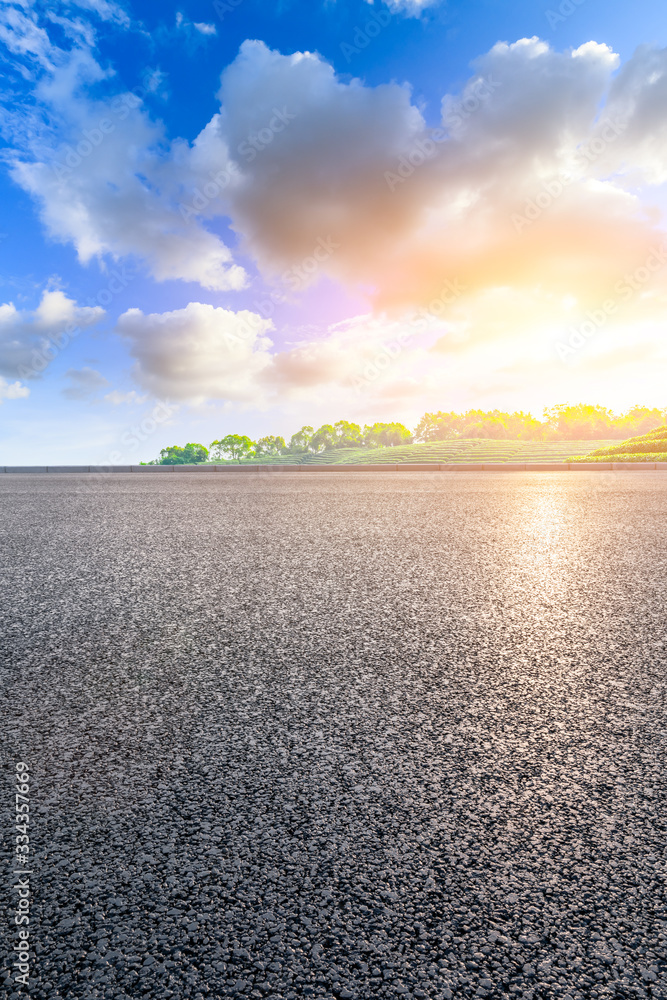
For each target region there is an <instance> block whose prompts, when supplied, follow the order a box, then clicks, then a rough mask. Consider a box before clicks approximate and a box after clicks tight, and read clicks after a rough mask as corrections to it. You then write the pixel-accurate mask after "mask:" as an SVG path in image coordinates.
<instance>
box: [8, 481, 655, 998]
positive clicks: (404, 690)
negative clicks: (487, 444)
mask: <svg viewBox="0 0 667 1000" xmlns="http://www.w3.org/2000/svg"><path fill="white" fill-rule="evenodd" d="M0 539H1V547H2V558H1V566H2V573H1V574H0V576H1V580H2V583H1V593H0V598H1V600H0V629H1V631H2V635H3V640H2V649H1V668H0V669H1V678H2V682H1V697H2V714H3V733H2V738H3V741H4V743H3V745H4V752H3V760H4V762H5V763H4V765H3V768H4V776H5V781H4V782H3V785H2V787H3V788H4V790H5V792H4V794H5V803H3V805H2V816H3V817H5V818H4V821H3V825H4V833H3V837H4V845H5V851H6V854H5V861H6V862H7V865H9V862H10V861H11V851H12V850H13V845H14V829H13V825H12V824H13V802H14V799H13V795H14V777H15V776H14V768H15V762H16V761H17V760H21V761H24V762H25V763H27V764H28V766H29V769H30V775H31V789H30V796H29V798H30V815H31V825H30V838H31V841H30V842H31V847H32V849H34V853H33V854H31V856H30V864H31V868H30V870H31V871H32V873H33V874H32V875H31V877H30V891H31V897H30V900H29V902H30V907H31V909H30V919H31V923H30V931H31V942H32V944H33V945H34V947H35V950H34V953H31V962H30V964H31V972H30V995H31V996H32V997H33V998H40V1000H42V998H43V1000H57V998H61V997H82V998H89V997H90V998H93V997H95V998H96V997H100V998H102V997H104V998H114V1000H116V998H126V997H132V998H134V997H147V998H149V1000H152V998H154V997H155V998H160V997H177V998H188V1000H203V998H207V997H211V998H214V997H224V996H237V995H238V996H244V997H248V996H250V997H257V998H259V997H265V998H269V1000H277V998H281V1000H282V998H284V1000H289V998H293V997H302V996H309V997H325V998H332V997H342V998H355V1000H366V998H371V997H387V998H398V997H406V998H407V997H415V998H418V1000H423V998H433V1000H436V998H449V997H457V998H459V997H472V996H475V997H484V996H490V997H500V996H505V995H509V996H514V997H528V998H532V997H535V998H538V997H544V998H546V997H549V998H550V997H558V998H561V1000H566V998H573V1000H574V998H588V997H611V996H615V997H621V998H626V997H652V998H656V997H665V996H667V985H666V983H667V975H666V964H665V950H666V933H667V910H666V907H665V870H666V869H665V857H666V829H667V821H666V816H665V786H666V775H665V761H666V754H665V749H666V747H667V718H666V714H665V689H666V679H667V675H666V669H665V667H666V655H667V646H666V645H665V643H666V641H667V607H666V603H667V602H666V597H667V474H663V473H629V472H626V473H615V474H611V473H609V474H605V473H583V472H582V473H578V472H572V473H544V474H540V473H528V474H523V473H514V474H512V473H506V474H495V473H489V474H482V473H476V474H470V475H469V474H465V473H449V474H441V473H440V474H439V473H435V474H419V473H414V474H413V473H404V474H400V475H399V474H397V473H389V474H387V473H350V474H347V473H337V474H335V475H334V474H327V473H312V474H308V475H301V474H298V475H294V474H279V475H274V476H266V477H253V478H248V477H247V476H245V475H227V474H225V475H224V476H222V475H218V476H216V477H214V476H207V475H189V474H183V475H180V476H176V475H174V476H170V477H164V478H163V477H160V476H154V477H151V476H149V475H145V476H142V475H131V476H124V475H116V476H114V477H113V478H112V479H109V480H107V481H101V482H100V481H98V480H97V479H96V478H95V477H94V476H75V475H70V476H55V475H49V476H38V475H25V476H10V475H5V476H2V477H0ZM5 806H6V808H5ZM5 834H6V836H5ZM13 870H14V868H11V867H6V868H5V871H6V872H7V873H9V872H10V871H13ZM12 878H16V876H11V875H9V874H7V878H6V879H5V884H4V885H3V891H4V892H5V901H4V902H5V905H4V907H3V910H2V914H3V917H2V919H3V923H4V927H3V928H1V929H0V939H3V938H4V940H5V942H6V947H4V949H3V960H4V970H3V975H4V976H5V977H6V978H5V985H4V987H2V989H4V990H5V993H4V995H5V996H7V997H10V998H11V997H13V996H15V995H16V996H18V995H19V994H18V993H17V992H16V981H15V979H14V978H13V977H14V971H12V963H13V961H14V960H13V958H12V957H11V955H12V951H11V949H12V947H13V944H14V942H15V940H17V939H16V934H17V928H16V927H15V926H14V923H13V913H14V909H15V907H16V905H17V897H16V892H15V890H13V889H12V885H13V884H15V883H13V882H12ZM21 995H22V996H25V995H26V993H25V992H23V993H22V994H21Z"/></svg>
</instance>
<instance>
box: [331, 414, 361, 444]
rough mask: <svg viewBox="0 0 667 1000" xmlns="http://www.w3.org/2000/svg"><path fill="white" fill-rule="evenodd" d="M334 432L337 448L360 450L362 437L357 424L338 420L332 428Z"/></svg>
mask: <svg viewBox="0 0 667 1000" xmlns="http://www.w3.org/2000/svg"><path fill="white" fill-rule="evenodd" d="M333 429H334V431H335V432H336V447H337V448H361V447H362V446H363V443H364V436H363V433H362V430H361V427H360V426H359V424H351V423H350V422H349V420H339V421H338V422H337V423H335V424H334V426H333Z"/></svg>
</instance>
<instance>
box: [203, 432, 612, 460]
mask: <svg viewBox="0 0 667 1000" xmlns="http://www.w3.org/2000/svg"><path fill="white" fill-rule="evenodd" d="M616 443H617V442H615V441H609V440H607V441H551V442H548V443H542V442H539V441H493V440H489V439H488V438H483V439H470V440H453V441H434V442H432V443H431V444H410V445H404V446H402V447H398V448H372V449H369V448H337V449H334V450H332V451H324V452H321V453H320V454H319V455H314V454H313V453H312V452H303V453H302V454H295V455H273V456H268V455H266V456H264V455H263V456H261V457H259V458H251V459H247V460H245V461H244V462H242V463H241V464H242V465H257V464H262V465H264V464H266V465H269V464H270V465H275V464H281V465H284V464H292V465H294V464H298V465H358V464H360V463H364V464H369V463H372V464H373V465H376V464H377V465H383V464H386V463H392V464H403V463H404V462H451V463H452V464H456V463H469V462H470V463H473V462H480V463H482V462H566V461H567V460H568V458H569V457H570V456H571V455H578V454H586V453H587V452H589V451H593V450H595V449H597V448H605V447H608V446H609V445H613V444H616ZM214 464H215V465H238V464H239V463H238V462H225V461H216V462H215V463H214Z"/></svg>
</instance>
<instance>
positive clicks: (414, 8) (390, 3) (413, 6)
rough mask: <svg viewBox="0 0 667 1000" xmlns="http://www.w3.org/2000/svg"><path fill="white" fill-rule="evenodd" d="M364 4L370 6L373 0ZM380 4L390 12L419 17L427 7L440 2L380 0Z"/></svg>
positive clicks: (428, 0) (437, 0)
mask: <svg viewBox="0 0 667 1000" xmlns="http://www.w3.org/2000/svg"><path fill="white" fill-rule="evenodd" d="M366 2H367V3H370V4H372V3H373V0H366ZM382 2H383V3H384V4H386V5H387V7H389V9H390V10H391V11H395V12H398V11H400V12H401V13H403V14H407V15H408V16H409V17H419V15H420V14H421V12H422V11H423V10H426V8H427V7H433V6H434V5H435V4H437V3H439V2H440V0H382Z"/></svg>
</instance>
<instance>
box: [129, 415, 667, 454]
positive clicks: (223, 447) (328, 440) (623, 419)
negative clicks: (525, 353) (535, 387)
mask: <svg viewBox="0 0 667 1000" xmlns="http://www.w3.org/2000/svg"><path fill="white" fill-rule="evenodd" d="M666 422H667V410H661V409H659V408H657V407H653V408H650V407H647V406H638V405H637V406H633V407H632V408H631V409H630V410H628V411H627V412H625V413H618V414H615V413H614V412H613V411H612V410H610V409H607V408H606V407H604V406H593V405H589V404H585V403H578V404H576V405H572V404H569V403H561V404H559V405H558V406H553V407H551V408H547V409H545V410H544V418H543V420H538V419H537V418H536V417H533V416H532V414H530V413H524V412H523V411H521V410H518V411H515V412H513V413H506V412H503V411H502V410H467V411H466V412H465V413H454V412H441V411H438V412H437V413H425V414H424V416H423V417H422V418H421V420H420V421H419V423H418V424H417V427H416V428H415V430H414V431H413V432H411V431H410V430H408V428H407V427H405V426H404V425H403V424H399V423H375V424H366V425H365V426H364V427H363V428H362V427H361V426H360V425H359V424H355V423H351V422H350V421H348V420H339V421H338V422H337V423H335V424H323V425H322V426H321V427H319V428H318V429H317V430H315V429H314V428H313V427H310V426H309V425H305V426H304V427H302V428H301V430H298V431H297V432H296V433H295V434H292V436H291V438H290V440H289V443H287V442H286V441H285V439H284V438H283V437H280V436H279V435H278V436H271V435H268V436H266V437H262V438H259V440H257V441H253V440H252V439H251V438H250V437H248V436H247V435H245V434H227V435H225V436H224V437H222V438H220V439H219V440H216V441H212V442H211V444H210V446H209V447H208V448H206V447H204V445H202V444H195V443H192V442H190V443H189V444H186V445H185V446H184V447H180V446H178V445H172V446H171V447H168V448H163V449H162V451H161V452H160V457H159V458H158V459H156V460H155V461H154V462H150V463H148V464H149V465H195V464H198V463H200V462H207V461H211V460H213V461H216V460H217V461H220V460H222V459H230V460H232V461H238V462H241V461H243V460H244V459H249V458H263V457H271V456H275V455H304V454H308V453H312V454H320V453H322V452H326V451H333V450H334V449H339V448H368V449H370V448H394V447H397V446H398V445H405V444H414V443H415V442H419V443H429V442H434V441H447V440H453V439H456V438H460V439H470V438H487V439H489V438H493V439H496V440H502V439H505V440H512V441H595V440H604V439H618V440H622V439H624V438H627V437H633V436H635V435H638V434H647V433H648V432H649V431H652V430H654V429H655V428H656V427H659V426H661V425H662V424H664V423H666Z"/></svg>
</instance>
